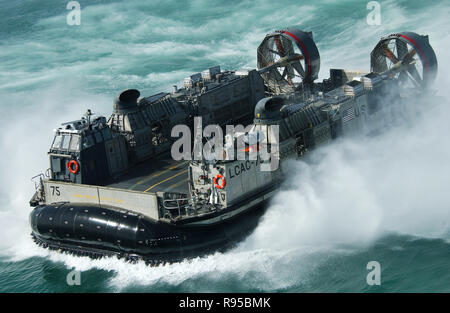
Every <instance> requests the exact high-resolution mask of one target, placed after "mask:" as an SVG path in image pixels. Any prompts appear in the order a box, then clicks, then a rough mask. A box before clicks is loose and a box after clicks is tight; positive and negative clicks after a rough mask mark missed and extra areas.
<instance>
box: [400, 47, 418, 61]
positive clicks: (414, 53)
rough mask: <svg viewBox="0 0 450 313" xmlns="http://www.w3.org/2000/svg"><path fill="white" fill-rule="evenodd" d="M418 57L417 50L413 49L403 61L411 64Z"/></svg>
mask: <svg viewBox="0 0 450 313" xmlns="http://www.w3.org/2000/svg"><path fill="white" fill-rule="evenodd" d="M415 55H416V49H412V50H411V51H410V52H409V53H408V54H407V55H406V56H405V58H404V59H403V60H404V61H405V62H409V60H411V59H412V58H413V57H414V56H415Z"/></svg>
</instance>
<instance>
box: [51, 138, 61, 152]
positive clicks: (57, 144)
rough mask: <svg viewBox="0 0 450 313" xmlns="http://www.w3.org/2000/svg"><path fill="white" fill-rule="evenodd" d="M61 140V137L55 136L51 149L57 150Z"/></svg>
mask: <svg viewBox="0 0 450 313" xmlns="http://www.w3.org/2000/svg"><path fill="white" fill-rule="evenodd" d="M62 139H63V137H62V136H61V135H57V136H56V137H55V140H54V141H53V145H52V148H53V149H59V148H60V147H61V142H62Z"/></svg>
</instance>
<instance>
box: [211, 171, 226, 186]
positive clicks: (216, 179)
mask: <svg viewBox="0 0 450 313" xmlns="http://www.w3.org/2000/svg"><path fill="white" fill-rule="evenodd" d="M219 179H222V184H221V185H219V184H218V183H217V181H218V180H219ZM226 184H227V182H226V181H225V178H224V177H223V175H220V174H217V175H216V176H214V187H216V188H217V189H223V188H224V187H225V185H226Z"/></svg>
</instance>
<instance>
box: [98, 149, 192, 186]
mask: <svg viewBox="0 0 450 313" xmlns="http://www.w3.org/2000/svg"><path fill="white" fill-rule="evenodd" d="M188 166H189V161H184V160H181V161H175V160H173V159H172V157H171V156H170V154H168V155H162V156H159V157H158V158H155V159H150V160H148V161H145V162H143V163H141V164H138V165H137V166H135V167H133V168H131V169H129V171H128V173H126V174H124V175H122V176H120V177H118V178H115V179H112V180H111V181H108V182H107V183H106V184H105V186H106V187H112V188H119V189H127V190H134V191H141V192H157V191H169V192H180V193H185V194H188V193H189V187H188Z"/></svg>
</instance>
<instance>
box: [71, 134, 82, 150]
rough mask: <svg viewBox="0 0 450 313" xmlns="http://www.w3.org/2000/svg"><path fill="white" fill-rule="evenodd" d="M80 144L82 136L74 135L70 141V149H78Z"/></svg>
mask: <svg viewBox="0 0 450 313" xmlns="http://www.w3.org/2000/svg"><path fill="white" fill-rule="evenodd" d="M79 146H80V137H79V136H72V140H71V141H70V150H74V151H78V150H79V148H80V147H79Z"/></svg>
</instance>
